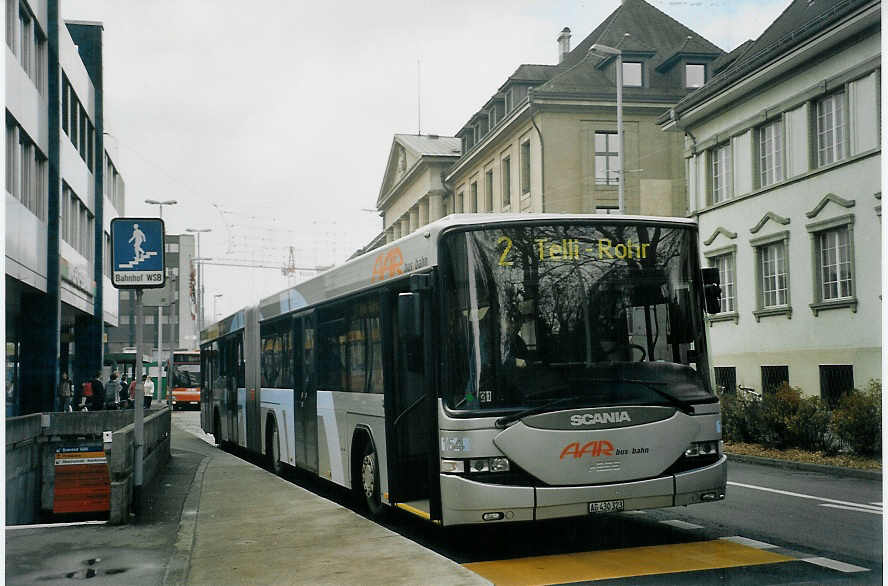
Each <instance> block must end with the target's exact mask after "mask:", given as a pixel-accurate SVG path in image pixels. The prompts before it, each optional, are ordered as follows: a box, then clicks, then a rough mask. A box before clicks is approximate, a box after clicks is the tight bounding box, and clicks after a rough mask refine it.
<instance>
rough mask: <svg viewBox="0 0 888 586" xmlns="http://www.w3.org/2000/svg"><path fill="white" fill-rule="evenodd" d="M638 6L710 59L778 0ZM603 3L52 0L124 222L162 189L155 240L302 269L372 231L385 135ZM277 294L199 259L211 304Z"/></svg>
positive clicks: (474, 103)
mask: <svg viewBox="0 0 888 586" xmlns="http://www.w3.org/2000/svg"><path fill="white" fill-rule="evenodd" d="M650 2H651V4H653V5H654V6H656V7H657V8H659V9H660V10H662V11H664V12H666V13H667V14H669V15H670V16H672V17H673V18H675V19H676V20H678V21H680V22H682V23H683V24H685V25H686V26H688V27H690V28H691V29H693V30H695V31H696V32H698V33H699V34H701V35H703V36H704V37H705V38H707V39H708V40H710V41H711V42H713V43H715V44H716V45H718V46H719V47H721V48H722V49H724V50H725V51H730V50H731V49H733V48H735V47H736V46H737V45H739V44H740V43H742V42H743V41H745V40H746V39H749V38H755V37H757V36H758V35H759V34H760V33H761V32H762V31H763V30H764V28H765V27H766V26H767V25H768V24H770V23H771V22H772V21H773V20H774V19H775V18H776V17H777V16H778V15H779V14H780V12H781V11H782V10H783V9H784V8H785V7H786V6H787V5H788V4H789V0H699V1H687V2H685V1H678V0H650ZM618 5H619V0H601V1H598V0H587V1H577V0H573V1H571V0H561V1H559V0H553V1H539V2H521V1H520V0H519V1H515V0H509V1H505V0H502V1H500V0H496V1H482V2H479V1H477V0H475V1H471V2H468V1H463V0H451V1H449V2H441V1H422V0H410V1H407V0H399V1H394V2H386V1H383V2H363V3H359V2H346V1H339V0H325V1H322V2H318V1H311V2H300V1H266V2H242V1H239V2H234V1H231V2H229V1H223V0H216V1H213V2H208V1H195V0H187V1H183V0H169V1H166V0H164V1H159V0H152V1H147V2H146V1H144V0H105V1H102V0H63V1H62V16H63V18H65V19H67V20H92V21H101V22H103V23H104V43H105V45H104V84H105V94H104V104H105V131H106V132H107V133H110V135H111V137H112V138H109V139H107V140H109V141H110V142H107V143H106V147H108V148H109V150H110V149H113V148H114V145H115V144H116V146H117V154H116V159H117V161H118V164H119V167H120V171H121V173H122V175H123V177H124V180H125V181H126V185H127V202H126V206H127V208H126V214H127V215H128V216H140V215H156V214H157V206H148V205H147V204H145V203H143V202H144V200H145V199H146V198H150V199H156V200H166V199H175V200H178V202H179V203H178V205H176V206H172V207H165V208H164V214H163V215H164V220H165V221H166V225H167V233H171V234H178V233H180V232H182V231H183V230H184V229H185V228H211V229H212V230H213V231H212V232H211V233H207V234H205V235H203V236H202V237H201V251H200V252H201V256H203V257H211V258H213V259H223V258H237V259H248V260H251V261H252V262H262V263H265V264H271V265H280V264H283V262H284V261H285V260H286V257H287V246H294V247H296V252H297V258H296V264H297V265H298V266H316V265H324V264H331V263H339V262H342V261H343V260H344V259H345V258H346V257H348V255H349V254H350V253H351V252H353V251H354V250H355V249H356V248H358V247H360V246H361V245H363V244H365V243H366V242H367V241H368V240H369V239H370V238H372V236H374V235H375V234H376V233H378V232H379V231H380V229H381V219H380V218H379V217H378V215H377V214H376V213H375V212H372V211H364V210H367V209H373V208H375V204H376V198H377V196H378V195H379V188H380V184H381V182H382V175H383V172H384V170H385V164H386V159H387V157H388V153H389V149H390V147H391V142H392V135H393V134H395V133H416V132H417V131H418V130H421V131H422V133H433V134H441V135H453V134H454V133H455V132H456V131H457V130H459V128H460V127H461V126H462V124H464V123H465V122H466V121H467V120H468V118H469V117H470V116H471V115H472V114H473V113H475V112H476V111H477V110H478V109H480V107H481V106H482V105H483V104H484V102H486V101H487V100H488V99H489V98H490V96H491V95H493V93H494V92H495V91H496V89H497V88H498V87H499V86H500V85H502V83H503V82H504V81H505V80H506V78H507V77H508V76H509V75H510V74H511V73H512V72H513V71H514V70H515V69H516V68H517V67H518V66H519V65H520V64H522V63H543V64H555V63H556V62H557V43H556V37H557V35H558V32H559V31H560V30H561V29H562V28H564V27H565V26H567V27H570V29H571V31H572V34H573V36H572V40H571V46H572V47H573V46H576V45H577V44H578V43H579V42H580V41H581V40H582V39H583V38H585V37H586V35H588V34H589V33H590V32H591V31H592V30H593V29H594V28H595V27H596V26H597V25H598V24H600V23H601V21H602V20H603V19H604V18H605V17H606V16H607V15H608V14H610V13H611V12H612V11H613V10H614V9H616V7H617V6H618ZM417 62H419V67H418V66H417ZM418 72H419V73H418ZM418 82H419V83H418ZM418 88H419V91H418ZM418 97H419V102H420V104H421V108H420V110H421V116H418V112H417V101H418ZM112 152H113V151H112ZM286 286H287V281H286V279H284V278H283V277H282V276H281V272H280V271H275V270H268V269H251V270H247V269H232V268H222V267H213V266H209V267H207V268H206V292H207V294H206V300H207V305H208V307H209V308H211V309H212V306H211V303H212V300H213V295H214V294H216V293H222V295H223V296H222V297H221V298H219V299H218V301H217V308H216V309H217V311H218V313H219V314H228V313H230V312H232V311H234V310H236V309H238V308H240V307H242V306H244V305H246V304H248V303H253V302H255V301H256V300H258V299H259V298H260V297H264V296H266V295H270V294H272V293H274V292H277V291H279V290H281V289H283V288H284V287H286Z"/></svg>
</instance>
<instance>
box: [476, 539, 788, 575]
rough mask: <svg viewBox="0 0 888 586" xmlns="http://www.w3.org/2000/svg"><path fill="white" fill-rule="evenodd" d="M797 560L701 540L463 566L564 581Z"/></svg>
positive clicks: (484, 571) (487, 572)
mask: <svg viewBox="0 0 888 586" xmlns="http://www.w3.org/2000/svg"><path fill="white" fill-rule="evenodd" d="M794 560H795V558H791V557H787V556H784V555H780V554H776V553H773V552H770V551H763V550H761V549H755V548H752V547H747V546H745V545H739V544H737V543H732V542H730V541H724V540H716V541H697V542H693V543H676V544H673V545H655V546H648V547H631V548H626V549H613V550H608V551H588V552H578V553H567V554H560V555H545V556H537V557H529V558H521V559H514V560H501V561H491V562H475V563H471V564H464V567H466V568H468V569H469V570H471V571H473V572H475V573H476V574H479V575H481V576H483V577H484V578H487V579H488V580H490V581H491V582H493V583H494V584H508V585H516V586H517V585H522V586H529V585H533V584H564V583H568V582H580V581H583V580H604V579H607V578H626V577H631V576H649V575H656V574H671V573H676V572H693V571H697V570H713V569H717V568H734V567H740V566H754V565H759V564H775V563H780V562H791V561H794Z"/></svg>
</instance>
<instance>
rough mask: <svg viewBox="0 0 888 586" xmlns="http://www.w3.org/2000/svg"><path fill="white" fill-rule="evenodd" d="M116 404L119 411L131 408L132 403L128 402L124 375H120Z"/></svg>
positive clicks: (127, 390)
mask: <svg viewBox="0 0 888 586" xmlns="http://www.w3.org/2000/svg"><path fill="white" fill-rule="evenodd" d="M117 402H118V403H119V404H120V408H121V409H129V408H130V407H132V403H130V402H129V381H128V380H126V375H125V374H122V375H120V391H119V393H118V395H117Z"/></svg>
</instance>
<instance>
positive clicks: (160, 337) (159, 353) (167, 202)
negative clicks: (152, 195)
mask: <svg viewBox="0 0 888 586" xmlns="http://www.w3.org/2000/svg"><path fill="white" fill-rule="evenodd" d="M145 203H147V204H150V205H156V206H158V208H159V214H158V215H159V216H160V218H161V219H163V206H173V205H176V204H177V203H179V202H178V201H176V200H175V199H165V200H163V201H158V200H156V199H146V200H145ZM162 245H163V251H164V253H163V254H164V263H163V264H164V267H166V242H164V243H162ZM167 289H168V290H169V291H170V296H169V299H168V300H167V303H169V304H170V305H172V303H173V297H174V295H173V294H172V291H173V288H172V286H169V287H168V288H167ZM170 337H171V338H172V331H171V332H170ZM162 362H163V303H158V304H157V393H158V400H160V395H159V393H160V382H161V380H162V378H161V375H162V368H163V367H162V366H161V364H162ZM167 395H169V389H167Z"/></svg>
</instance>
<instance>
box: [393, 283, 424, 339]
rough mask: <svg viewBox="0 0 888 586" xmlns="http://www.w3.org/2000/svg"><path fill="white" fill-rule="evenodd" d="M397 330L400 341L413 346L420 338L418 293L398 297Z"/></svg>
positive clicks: (402, 294) (403, 294) (420, 322)
mask: <svg viewBox="0 0 888 586" xmlns="http://www.w3.org/2000/svg"><path fill="white" fill-rule="evenodd" d="M398 330H399V332H398V333H399V334H400V336H401V339H402V340H405V341H406V342H407V343H408V344H411V345H412V344H415V343H417V342H419V339H420V338H422V303H421V301H420V296H419V293H400V294H399V295H398Z"/></svg>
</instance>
